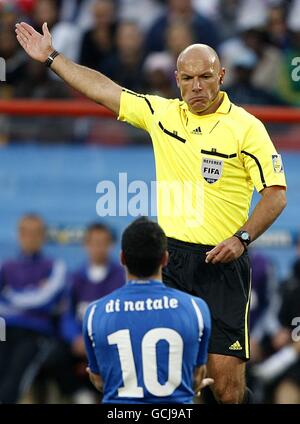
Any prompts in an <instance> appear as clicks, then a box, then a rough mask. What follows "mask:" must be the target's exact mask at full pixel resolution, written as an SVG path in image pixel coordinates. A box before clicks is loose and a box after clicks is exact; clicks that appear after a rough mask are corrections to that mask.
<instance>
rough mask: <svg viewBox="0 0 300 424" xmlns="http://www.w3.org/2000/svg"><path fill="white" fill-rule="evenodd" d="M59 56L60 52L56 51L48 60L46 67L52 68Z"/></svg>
mask: <svg viewBox="0 0 300 424" xmlns="http://www.w3.org/2000/svg"><path fill="white" fill-rule="evenodd" d="M58 55H59V52H58V51H57V50H54V51H53V52H52V53H51V54H50V55H49V56H48V59H47V60H46V61H45V65H46V66H47V67H48V68H51V65H52V63H53V60H54V59H55V58H56V56H58Z"/></svg>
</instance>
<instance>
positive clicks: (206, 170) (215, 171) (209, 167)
mask: <svg viewBox="0 0 300 424" xmlns="http://www.w3.org/2000/svg"><path fill="white" fill-rule="evenodd" d="M223 162H224V161H223V160H216V159H207V158H203V159H202V168H201V173H202V177H203V178H204V179H205V181H206V182H208V183H209V184H214V183H215V182H216V181H218V179H219V178H220V177H221V176H222V171H223Z"/></svg>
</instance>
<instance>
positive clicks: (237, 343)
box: [229, 340, 243, 350]
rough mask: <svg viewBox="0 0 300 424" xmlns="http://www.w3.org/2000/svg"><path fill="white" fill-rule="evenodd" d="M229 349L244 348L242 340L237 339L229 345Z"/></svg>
mask: <svg viewBox="0 0 300 424" xmlns="http://www.w3.org/2000/svg"><path fill="white" fill-rule="evenodd" d="M229 350H243V348H242V346H241V345H240V342H239V341H238V340H237V341H236V342H234V343H233V344H232V345H231V346H229Z"/></svg>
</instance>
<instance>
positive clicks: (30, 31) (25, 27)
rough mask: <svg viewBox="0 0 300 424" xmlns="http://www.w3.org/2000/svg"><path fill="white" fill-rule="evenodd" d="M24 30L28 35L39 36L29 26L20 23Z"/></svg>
mask: <svg viewBox="0 0 300 424" xmlns="http://www.w3.org/2000/svg"><path fill="white" fill-rule="evenodd" d="M20 25H21V26H22V28H24V30H26V31H27V32H28V33H29V34H30V35H35V34H39V33H38V32H37V31H36V30H35V29H34V28H33V27H32V26H31V25H28V24H27V23H26V22H21V24H20Z"/></svg>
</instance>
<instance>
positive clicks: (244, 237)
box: [234, 230, 251, 247]
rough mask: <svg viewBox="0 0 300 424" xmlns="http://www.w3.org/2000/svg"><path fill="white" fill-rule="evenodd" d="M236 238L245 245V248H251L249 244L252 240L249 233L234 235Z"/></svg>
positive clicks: (241, 232)
mask: <svg viewBox="0 0 300 424" xmlns="http://www.w3.org/2000/svg"><path fill="white" fill-rule="evenodd" d="M234 237H237V238H238V239H239V240H240V241H241V242H242V243H243V244H244V246H245V247H247V246H249V244H250V243H251V238H250V235H249V233H248V232H247V231H244V230H240V231H237V232H236V233H235V234H234Z"/></svg>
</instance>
